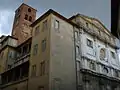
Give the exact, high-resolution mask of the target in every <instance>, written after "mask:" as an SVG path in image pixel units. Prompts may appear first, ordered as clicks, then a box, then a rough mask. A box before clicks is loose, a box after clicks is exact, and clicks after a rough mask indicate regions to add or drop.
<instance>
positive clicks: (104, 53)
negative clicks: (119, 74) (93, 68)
mask: <svg viewBox="0 0 120 90" xmlns="http://www.w3.org/2000/svg"><path fill="white" fill-rule="evenodd" d="M105 57H106V50H105V48H101V49H100V60H105Z"/></svg>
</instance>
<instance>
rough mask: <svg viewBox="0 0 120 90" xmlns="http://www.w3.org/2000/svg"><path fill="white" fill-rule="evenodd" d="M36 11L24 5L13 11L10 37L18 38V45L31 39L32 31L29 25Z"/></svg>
mask: <svg viewBox="0 0 120 90" xmlns="http://www.w3.org/2000/svg"><path fill="white" fill-rule="evenodd" d="M36 11H37V10H36V9H34V8H32V7H30V6H28V5H26V4H24V3H23V4H22V5H21V6H20V7H19V8H18V9H17V10H16V11H15V17H14V23H13V29H12V36H13V37H15V38H18V44H21V43H22V42H24V41H25V40H27V39H28V38H29V37H31V33H32V31H31V30H32V29H31V28H30V27H29V25H30V24H32V23H33V22H34V21H35V18H36Z"/></svg>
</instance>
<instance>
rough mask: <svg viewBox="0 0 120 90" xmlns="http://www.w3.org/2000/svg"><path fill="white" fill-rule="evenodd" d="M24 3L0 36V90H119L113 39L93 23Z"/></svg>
mask: <svg viewBox="0 0 120 90" xmlns="http://www.w3.org/2000/svg"><path fill="white" fill-rule="evenodd" d="M35 18H36V9H34V8H32V7H30V6H28V5H26V4H24V3H23V4H22V5H21V6H20V7H19V8H18V9H17V10H16V12H15V19H14V24H13V29H12V35H11V36H1V37H0V73H1V75H0V76H1V82H0V83H1V84H0V88H1V90H119V89H120V87H119V86H120V85H119V83H120V66H119V59H118V53H117V50H118V49H119V47H118V46H117V44H116V40H117V38H116V37H114V36H113V35H112V34H111V33H110V32H109V31H108V30H107V29H106V28H105V26H104V25H103V24H102V23H101V22H100V21H99V20H97V19H95V18H91V17H88V16H84V15H81V14H77V15H74V16H72V17H71V18H69V19H67V18H65V17H64V16H62V15H60V14H59V13H57V12H56V11H54V10H51V9H50V10H48V11H47V12H46V13H45V14H43V15H42V16H40V17H39V18H38V19H37V20H35Z"/></svg>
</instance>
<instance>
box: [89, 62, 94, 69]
mask: <svg viewBox="0 0 120 90" xmlns="http://www.w3.org/2000/svg"><path fill="white" fill-rule="evenodd" d="M89 67H90V69H92V70H96V65H95V63H94V62H90V63H89Z"/></svg>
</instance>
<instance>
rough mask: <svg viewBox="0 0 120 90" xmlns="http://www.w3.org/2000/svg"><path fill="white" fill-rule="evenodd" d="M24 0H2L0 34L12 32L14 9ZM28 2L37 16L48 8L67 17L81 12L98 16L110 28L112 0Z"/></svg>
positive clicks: (0, 3) (29, 0)
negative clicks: (34, 9) (35, 10)
mask: <svg viewBox="0 0 120 90" xmlns="http://www.w3.org/2000/svg"><path fill="white" fill-rule="evenodd" d="M23 2H24V0H1V1H0V36H1V35H2V34H5V35H8V34H10V33H11V30H12V24H13V18H14V11H15V10H16V9H17V8H18V7H19V6H20V5H21V4H22V3H23ZM26 4H28V5H30V6H32V7H34V8H36V9H37V10H38V12H37V17H39V16H40V15H41V14H43V13H44V12H45V11H47V10H48V9H53V10H55V11H57V12H59V13H60V14H62V15H63V16H66V17H67V18H68V17H70V16H72V15H75V14H77V13H81V14H84V15H87V16H92V17H95V18H98V19H99V20H100V21H102V22H103V24H104V25H105V26H106V27H107V28H108V29H110V22H111V20H110V17H111V16H110V11H111V10H110V0H26Z"/></svg>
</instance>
